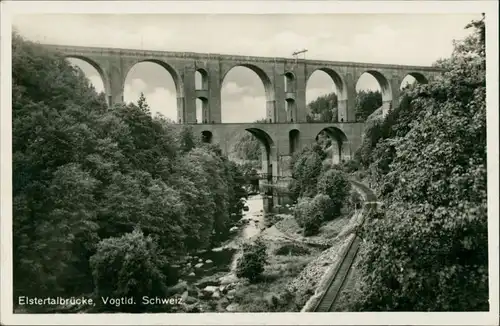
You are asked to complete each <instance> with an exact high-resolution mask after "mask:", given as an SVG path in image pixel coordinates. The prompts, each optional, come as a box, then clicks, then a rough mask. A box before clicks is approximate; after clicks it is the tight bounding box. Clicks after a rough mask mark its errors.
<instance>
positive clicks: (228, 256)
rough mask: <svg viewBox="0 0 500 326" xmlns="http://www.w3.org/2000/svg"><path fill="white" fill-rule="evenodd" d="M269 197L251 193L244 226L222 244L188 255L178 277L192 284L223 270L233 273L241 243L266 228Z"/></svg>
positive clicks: (242, 220) (243, 222) (243, 221)
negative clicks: (236, 254)
mask: <svg viewBox="0 0 500 326" xmlns="http://www.w3.org/2000/svg"><path fill="white" fill-rule="evenodd" d="M268 200H269V199H268V198H267V197H265V196H264V197H263V196H262V195H255V196H250V197H249V198H248V199H247V201H246V206H248V211H244V212H243V217H242V218H241V226H240V227H239V228H238V229H237V230H235V231H234V232H233V235H232V236H231V238H230V239H229V240H227V241H226V242H225V243H224V244H223V245H222V246H221V247H218V248H213V249H212V250H208V251H203V252H199V253H197V254H195V255H193V256H188V257H187V261H186V262H184V263H183V266H179V267H180V268H179V277H180V278H181V279H182V280H185V281H187V282H188V283H190V284H193V283H196V282H197V281H199V280H201V279H202V278H204V277H207V276H211V275H214V274H217V273H221V272H227V273H228V272H230V271H231V269H232V268H233V267H234V265H235V263H236V259H235V253H236V252H237V250H238V249H239V248H240V246H241V244H242V243H243V242H246V241H250V240H251V239H252V238H253V237H255V236H257V235H258V234H259V233H260V232H262V230H263V229H264V224H265V215H266V211H268V209H267V205H268V204H269V203H268Z"/></svg>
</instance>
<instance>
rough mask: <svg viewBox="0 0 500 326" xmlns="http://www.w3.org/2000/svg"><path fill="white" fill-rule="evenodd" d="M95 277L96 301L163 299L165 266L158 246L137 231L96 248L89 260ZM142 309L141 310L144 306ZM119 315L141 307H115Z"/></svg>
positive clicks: (100, 244) (112, 239)
mask: <svg viewBox="0 0 500 326" xmlns="http://www.w3.org/2000/svg"><path fill="white" fill-rule="evenodd" d="M90 266H91V268H92V275H93V277H94V284H95V289H94V294H95V295H96V296H97V297H109V298H122V297H133V298H134V299H135V302H136V303H139V302H140V300H141V297H142V296H144V295H148V296H151V297H153V296H159V297H162V296H165V293H166V289H167V286H166V283H167V280H166V277H165V275H164V274H163V270H164V269H165V268H166V267H167V262H166V261H165V259H164V257H163V256H162V254H161V252H160V251H159V249H158V247H157V244H156V242H155V241H153V239H152V238H151V237H150V236H148V237H145V236H144V234H143V233H142V231H139V230H138V229H136V230H134V231H133V232H132V233H127V234H125V235H123V236H122V237H120V238H108V239H105V240H103V241H101V242H100V243H99V244H98V245H97V252H96V253H95V254H94V255H93V256H92V257H91V258H90ZM143 307H144V306H143ZM110 308H111V309H112V308H120V311H124V310H128V312H139V311H141V310H142V309H143V308H142V309H141V305H139V304H137V305H131V306H123V307H114V306H111V305H109V306H108V307H106V309H110Z"/></svg>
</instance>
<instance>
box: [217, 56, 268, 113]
mask: <svg viewBox="0 0 500 326" xmlns="http://www.w3.org/2000/svg"><path fill="white" fill-rule="evenodd" d="M229 74H231V76H230V78H228V75H229ZM238 74H239V75H240V78H237V76H238ZM245 75H246V76H245ZM241 76H245V78H242V77H241ZM235 77H236V78H235ZM261 85H262V86H261ZM230 86H231V87H230ZM220 92H221V118H222V119H221V120H222V122H223V123H226V122H244V123H252V122H255V121H257V120H261V119H264V118H265V119H266V121H267V122H274V121H276V116H275V115H276V112H275V103H274V100H275V93H274V86H273V82H272V81H271V78H270V77H269V74H268V72H266V71H264V69H263V68H261V67H259V66H256V65H254V64H247V63H234V64H232V65H231V66H228V69H226V68H224V69H223V71H222V72H221V88H220ZM228 102H233V104H232V107H229V105H228ZM240 106H245V107H246V108H247V109H248V111H247V112H248V114H247V115H245V117H244V120H239V119H241V117H242V116H241V114H240V113H241V108H240V111H233V110H234V109H235V107H240ZM237 112H238V115H236V114H237ZM228 117H230V118H229V119H228ZM224 120H226V121H224Z"/></svg>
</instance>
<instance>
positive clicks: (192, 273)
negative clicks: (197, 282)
mask: <svg viewBox="0 0 500 326" xmlns="http://www.w3.org/2000/svg"><path fill="white" fill-rule="evenodd" d="M188 276H191V277H193V276H196V274H195V273H194V272H191V273H189V274H188Z"/></svg>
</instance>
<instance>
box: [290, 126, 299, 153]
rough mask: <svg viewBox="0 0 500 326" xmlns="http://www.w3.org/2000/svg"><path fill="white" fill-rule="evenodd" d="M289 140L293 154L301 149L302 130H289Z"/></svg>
mask: <svg viewBox="0 0 500 326" xmlns="http://www.w3.org/2000/svg"><path fill="white" fill-rule="evenodd" d="M288 141H289V148H290V155H293V154H294V153H295V152H296V151H298V150H299V149H300V131H299V130H298V129H292V130H290V131H289V132H288Z"/></svg>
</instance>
